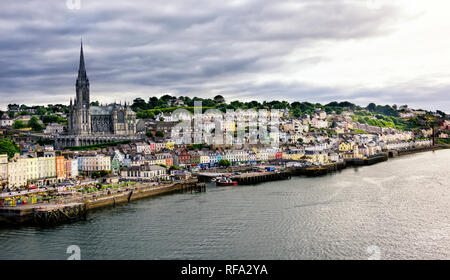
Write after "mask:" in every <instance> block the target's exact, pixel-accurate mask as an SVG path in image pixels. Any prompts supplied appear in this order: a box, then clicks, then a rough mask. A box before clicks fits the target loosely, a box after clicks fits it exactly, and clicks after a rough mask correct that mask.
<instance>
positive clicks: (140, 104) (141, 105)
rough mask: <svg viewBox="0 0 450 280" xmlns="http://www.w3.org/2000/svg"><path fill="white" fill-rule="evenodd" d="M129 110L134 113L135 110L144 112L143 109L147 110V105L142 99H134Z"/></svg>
mask: <svg viewBox="0 0 450 280" xmlns="http://www.w3.org/2000/svg"><path fill="white" fill-rule="evenodd" d="M131 109H133V110H135V111H136V110H137V109H141V110H145V109H147V103H146V102H145V100H144V99H142V98H136V99H135V100H133V104H132V105H131Z"/></svg>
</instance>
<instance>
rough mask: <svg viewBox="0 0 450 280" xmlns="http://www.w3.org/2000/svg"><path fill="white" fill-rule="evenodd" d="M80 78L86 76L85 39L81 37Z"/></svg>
mask: <svg viewBox="0 0 450 280" xmlns="http://www.w3.org/2000/svg"><path fill="white" fill-rule="evenodd" d="M78 78H86V79H87V75H86V66H85V64H84V54H83V39H81V49H80V66H79V68H78Z"/></svg>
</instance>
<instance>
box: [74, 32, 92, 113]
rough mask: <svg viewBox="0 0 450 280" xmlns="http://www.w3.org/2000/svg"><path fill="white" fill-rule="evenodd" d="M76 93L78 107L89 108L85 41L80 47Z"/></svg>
mask: <svg viewBox="0 0 450 280" xmlns="http://www.w3.org/2000/svg"><path fill="white" fill-rule="evenodd" d="M76 93H77V95H76V97H77V98H76V99H77V105H78V107H84V108H89V99H90V98H89V79H88V77H87V74H86V65H85V63H84V52H83V41H81V47H80V66H79V68H78V77H77V82H76Z"/></svg>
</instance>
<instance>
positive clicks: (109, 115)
mask: <svg viewBox="0 0 450 280" xmlns="http://www.w3.org/2000/svg"><path fill="white" fill-rule="evenodd" d="M75 87H76V96H75V100H74V101H73V102H72V99H70V109H69V117H68V134H69V135H78V136H132V135H135V134H136V113H135V112H134V111H133V110H131V108H130V107H129V106H127V105H126V103H125V104H124V105H122V104H116V103H114V104H110V105H106V106H91V105H90V92H89V79H88V77H87V74H86V66H85V63H84V54H83V43H81V50H80V66H79V69H78V78H77V81H76V84H75Z"/></svg>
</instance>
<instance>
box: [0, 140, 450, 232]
mask: <svg viewBox="0 0 450 280" xmlns="http://www.w3.org/2000/svg"><path fill="white" fill-rule="evenodd" d="M443 149H450V146H444V145H438V146H433V147H426V148H416V149H409V150H403V151H395V153H394V152H392V151H391V152H385V153H383V154H380V155H377V156H374V157H371V158H366V159H350V160H346V161H344V162H340V163H332V164H327V165H322V166H317V167H290V168H286V170H285V171H282V172H264V173H253V174H250V175H247V176H242V175H238V176H235V179H236V180H237V181H238V182H239V185H252V184H259V183H263V182H269V181H278V180H289V179H291V176H307V177H319V176H325V175H328V174H332V173H335V172H337V171H340V170H343V169H345V168H348V167H360V166H369V165H373V164H377V163H380V162H384V161H388V160H389V158H397V157H401V156H403V155H410V154H416V153H422V152H429V151H437V150H443ZM241 168H242V167H241ZM200 179H204V178H201V176H199V177H198V178H196V179H189V180H185V181H179V182H172V183H169V184H167V185H163V186H156V187H155V186H147V187H146V186H145V185H139V184H138V185H137V186H136V187H134V188H129V189H128V188H127V189H126V190H125V191H120V192H117V193H114V194H107V195H103V196H99V197H95V198H89V199H84V200H83V199H81V200H79V201H78V202H77V203H73V202H72V203H69V204H67V203H66V204H62V205H56V204H47V205H28V206H26V207H20V208H10V207H3V208H0V225H2V226H3V225H11V226H27V225H31V226H33V225H38V226H54V225H59V224H63V223H68V222H74V221H79V220H84V219H86V215H87V213H88V212H89V211H91V210H94V209H99V208H105V207H111V206H112V207H115V205H117V204H121V203H127V202H130V201H134V200H138V199H142V198H149V197H156V196H160V195H167V194H173V193H177V192H189V191H190V192H202V191H206V187H205V185H204V183H199V182H203V180H200ZM42 206H44V208H43V207H42Z"/></svg>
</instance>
